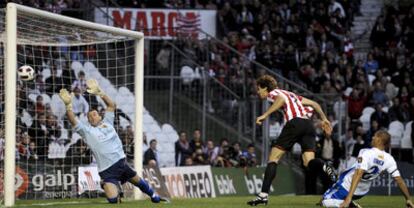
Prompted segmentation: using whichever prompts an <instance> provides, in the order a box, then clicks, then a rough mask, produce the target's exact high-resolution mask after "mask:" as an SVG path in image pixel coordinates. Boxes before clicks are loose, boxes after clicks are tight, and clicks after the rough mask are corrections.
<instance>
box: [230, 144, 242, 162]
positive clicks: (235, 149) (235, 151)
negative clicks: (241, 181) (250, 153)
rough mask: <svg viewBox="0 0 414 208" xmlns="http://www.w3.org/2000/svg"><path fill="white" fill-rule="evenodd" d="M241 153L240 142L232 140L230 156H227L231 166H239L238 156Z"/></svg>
mask: <svg viewBox="0 0 414 208" xmlns="http://www.w3.org/2000/svg"><path fill="white" fill-rule="evenodd" d="M242 154H243V152H242V150H241V147H240V143H239V142H234V143H233V145H232V148H231V156H230V158H229V161H230V163H231V164H232V166H233V167H238V166H240V157H241V156H242Z"/></svg>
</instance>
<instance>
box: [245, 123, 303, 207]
mask: <svg viewBox="0 0 414 208" xmlns="http://www.w3.org/2000/svg"><path fill="white" fill-rule="evenodd" d="M292 121H293V120H291V121H289V122H288V123H286V125H285V127H283V129H282V132H281V133H280V136H279V138H278V139H277V140H275V141H272V149H271V151H270V154H269V160H268V163H267V165H266V170H265V174H264V178H263V185H262V191H261V192H260V194H259V195H258V196H257V198H256V199H254V200H251V201H248V202H247V204H249V205H251V206H256V205H258V204H267V202H268V195H269V192H270V187H271V185H272V182H273V179H274V178H275V177H276V172H277V165H278V162H279V160H280V159H281V158H282V156H283V155H284V154H285V152H286V151H288V150H290V149H291V148H292V147H293V145H294V144H295V142H296V138H297V131H295V126H294V121H293V122H292Z"/></svg>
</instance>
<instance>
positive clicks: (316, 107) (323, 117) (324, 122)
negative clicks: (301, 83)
mask: <svg viewBox="0 0 414 208" xmlns="http://www.w3.org/2000/svg"><path fill="white" fill-rule="evenodd" d="M302 105H307V106H311V107H312V108H313V109H314V110H315V111H316V112H317V113H318V115H319V117H320V118H321V120H322V129H323V131H324V132H325V133H326V134H327V135H328V136H329V135H331V133H332V126H331V122H329V120H328V119H327V118H326V115H325V113H324V112H323V110H322V108H321V106H320V105H319V103H317V102H315V101H313V100H311V99H307V98H302Z"/></svg>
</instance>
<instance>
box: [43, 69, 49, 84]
mask: <svg viewBox="0 0 414 208" xmlns="http://www.w3.org/2000/svg"><path fill="white" fill-rule="evenodd" d="M50 75H51V73H50V69H48V68H46V69H43V70H42V77H43V78H42V79H43V81H45V80H46V79H47V78H49V77H50Z"/></svg>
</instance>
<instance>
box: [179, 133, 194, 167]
mask: <svg viewBox="0 0 414 208" xmlns="http://www.w3.org/2000/svg"><path fill="white" fill-rule="evenodd" d="M179 135H180V137H179V139H178V141H176V142H175V165H176V166H184V165H185V164H186V159H187V158H191V155H192V154H193V150H192V149H191V147H190V143H189V142H188V140H187V134H186V133H185V132H183V131H181V132H180V133H179ZM191 164H192V160H191Z"/></svg>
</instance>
